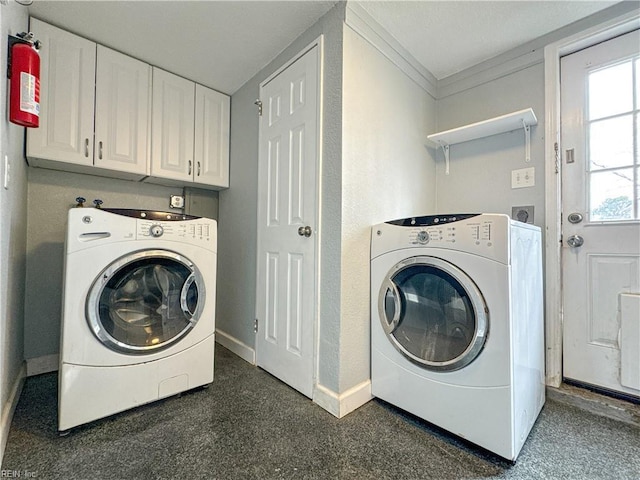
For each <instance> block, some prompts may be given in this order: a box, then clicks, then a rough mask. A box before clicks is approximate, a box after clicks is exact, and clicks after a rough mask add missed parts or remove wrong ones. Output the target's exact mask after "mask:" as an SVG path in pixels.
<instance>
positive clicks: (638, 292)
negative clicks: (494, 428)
mask: <svg viewBox="0 0 640 480" xmlns="http://www.w3.org/2000/svg"><path fill="white" fill-rule="evenodd" d="M639 50H640V33H639V32H638V31H635V32H631V33H629V34H626V35H623V36H621V37H618V38H615V39H613V40H610V41H607V42H604V43H600V44H598V45H596V46H593V47H590V48H588V49H585V50H582V51H580V52H577V53H574V54H572V55H569V56H567V57H564V58H563V59H562V61H561V111H562V145H563V149H564V158H563V165H562V215H563V217H562V238H563V248H562V277H563V280H562V291H563V312H564V315H563V375H564V377H565V378H569V379H573V380H576V381H579V382H582V383H586V384H591V385H595V386H597V387H601V388H603V389H606V390H612V391H616V392H621V393H623V394H628V395H632V396H640V204H639V203H640V160H639V155H640V153H639V150H640V147H639V145H640V126H639V125H640V119H639V115H640V113H639V112H640V110H639V106H640V52H639Z"/></svg>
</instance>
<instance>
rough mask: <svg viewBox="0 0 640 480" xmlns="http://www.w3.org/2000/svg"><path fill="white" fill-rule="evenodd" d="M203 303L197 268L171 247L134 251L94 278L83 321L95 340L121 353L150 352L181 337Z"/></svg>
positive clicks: (192, 322)
mask: <svg viewBox="0 0 640 480" xmlns="http://www.w3.org/2000/svg"><path fill="white" fill-rule="evenodd" d="M203 305H204V288H203V282H202V277H201V275H200V272H199V271H198V270H197V269H196V268H195V266H194V265H193V263H192V262H190V261H189V260H188V259H186V258H185V257H183V256H181V255H178V254H176V253H174V252H168V251H164V250H147V251H140V252H134V253H132V254H130V255H126V256H125V257H122V258H120V259H119V260H117V261H116V262H114V263H112V264H111V265H110V266H109V267H107V268H106V269H105V270H104V271H103V272H102V273H101V274H100V275H99V276H98V278H97V279H96V280H95V281H94V283H93V285H92V287H91V289H90V292H89V295H88V297H87V303H86V316H87V321H88V323H89V325H90V327H91V329H92V331H93V333H94V334H95V335H96V337H97V338H98V340H99V341H101V342H102V343H103V344H104V345H106V346H107V347H109V348H111V349H114V350H118V351H122V352H126V353H150V352H153V351H156V350H158V349H162V348H166V347H168V346H169V345H171V344H173V343H175V342H176V341H178V340H179V339H180V338H182V337H184V335H186V334H187V333H188V332H189V331H190V330H191V328H192V327H193V326H194V325H195V323H196V322H197V321H198V318H199V316H200V313H201V311H202V307H203Z"/></svg>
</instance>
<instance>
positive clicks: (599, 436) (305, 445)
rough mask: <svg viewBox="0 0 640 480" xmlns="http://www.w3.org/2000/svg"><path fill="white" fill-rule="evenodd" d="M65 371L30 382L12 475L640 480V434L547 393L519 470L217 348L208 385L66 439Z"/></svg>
mask: <svg viewBox="0 0 640 480" xmlns="http://www.w3.org/2000/svg"><path fill="white" fill-rule="evenodd" d="M56 404H57V377H56V374H45V375H40V376H37V377H30V378H28V379H27V382H26V384H25V388H24V390H23V393H22V396H21V398H20V401H19V404H18V406H17V409H16V412H15V416H14V419H13V423H12V426H11V430H10V432H9V439H8V444H7V448H6V451H5V457H4V461H3V464H2V471H1V473H2V475H1V476H2V477H6V476H7V475H13V476H14V477H15V476H16V474H18V475H20V478H27V477H29V476H31V477H35V478H37V479H40V480H43V479H76V478H77V479H87V480H88V479H127V480H132V479H134V480H135V479H178V478H179V479H200V478H202V479H221V480H225V479H289V478H291V479H357V480H364V479H443V480H444V479H489V478H505V479H580V480H583V479H616V480H617V479H640V429H639V428H638V427H635V426H631V425H628V424H625V423H620V422H617V421H615V420H610V419H607V418H604V417H599V416H595V415H593V414H590V413H587V412H585V411H583V410H580V409H578V408H576V407H573V406H569V405H565V404H563V403H559V402H556V401H553V400H547V403H546V404H545V406H544V408H543V410H542V413H541V415H540V417H539V419H538V421H537V422H536V424H535V425H534V428H533V430H532V432H531V435H530V436H529V439H528V440H527V442H526V443H525V446H524V448H523V450H522V452H521V454H520V457H519V458H518V461H517V462H516V464H515V465H512V464H510V463H509V462H506V461H504V460H502V459H500V458H498V457H496V456H494V455H492V454H490V453H488V452H486V451H484V450H481V449H479V448H477V447H474V446H472V445H469V444H467V443H465V442H463V441H462V440H460V439H458V438H456V437H454V436H452V435H450V434H448V433H447V432H444V431H442V430H440V429H438V428H436V427H434V426H433V425H430V424H428V423H427V422H424V421H422V420H420V419H418V418H416V417H413V416H411V415H408V414H406V413H404V412H402V411H400V410H398V409H396V408H394V407H393V406H391V405H389V404H386V403H384V402H381V401H378V400H373V401H371V402H369V403H367V404H366V405H364V406H362V407H361V408H359V409H358V410H356V411H355V412H353V413H351V414H349V415H347V416H346V417H344V418H342V419H340V420H338V419H337V418H335V417H333V416H332V415H330V414H329V413H327V412H325V411H324V410H322V409H321V408H320V407H318V406H317V405H315V404H313V403H312V402H311V401H310V400H309V399H307V398H305V397H303V396H302V395H300V394H299V393H297V392H296V391H294V390H292V389H291V388H289V387H288V386H286V385H284V384H283V383H281V382H280V381H278V380H277V379H275V378H273V377H272V376H270V375H269V374H267V373H266V372H264V371H262V370H260V369H258V368H256V367H253V366H251V365H249V364H248V363H246V362H245V361H243V360H241V359H240V358H238V357H236V356H235V355H234V354H232V353H230V352H229V351H228V350H225V349H224V348H222V347H220V346H219V345H218V346H217V353H216V378H215V380H214V383H213V384H212V385H211V386H210V387H209V388H208V389H200V390H194V391H191V392H188V393H185V394H183V395H181V396H176V397H172V398H168V399H165V400H161V401H159V402H156V403H153V404H150V405H146V406H142V407H138V408H135V409H133V410H129V411H127V412H124V413H121V414H117V415H114V416H111V417H109V418H106V419H102V420H99V421H96V422H92V423H91V424H88V425H86V426H82V427H78V428H76V429H74V430H72V432H71V433H70V434H69V435H68V436H66V437H59V436H58V434H57V430H56Z"/></svg>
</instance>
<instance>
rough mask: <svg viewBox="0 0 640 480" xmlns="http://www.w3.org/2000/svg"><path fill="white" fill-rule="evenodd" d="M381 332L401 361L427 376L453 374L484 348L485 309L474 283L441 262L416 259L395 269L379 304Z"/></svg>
mask: <svg viewBox="0 0 640 480" xmlns="http://www.w3.org/2000/svg"><path fill="white" fill-rule="evenodd" d="M378 310H379V315H380V321H381V323H382V327H383V329H384V331H385V333H386V334H387V336H388V338H389V340H390V341H391V343H392V344H393V345H394V347H396V349H397V350H398V351H399V352H400V353H402V354H403V355H404V356H405V357H407V358H408V359H409V360H411V361H412V362H414V363H417V364H419V365H421V366H423V367H425V368H427V369H430V370H445V371H451V370H457V369H460V368H463V367H465V366H466V365H468V364H469V363H471V362H472V361H473V360H474V359H475V358H476V357H477V356H478V354H479V353H480V351H481V350H482V347H483V346H484V342H485V339H486V337H487V333H488V327H489V324H488V309H487V306H486V303H485V301H484V298H483V297H482V294H481V293H480V290H479V289H478V287H477V286H476V285H475V283H474V282H473V281H472V280H471V279H470V278H469V277H468V276H467V275H466V274H465V273H464V272H463V271H462V270H460V269H459V268H458V267H456V266H455V265H453V264H451V263H449V262H446V261H444V260H441V259H438V258H433V257H427V256H420V257H412V258H409V259H406V260H404V261H402V262H400V263H398V264H396V265H395V266H394V267H393V268H392V269H391V270H390V272H389V273H388V275H387V277H386V278H385V279H384V281H383V284H382V287H381V289H380V295H379V298H378Z"/></svg>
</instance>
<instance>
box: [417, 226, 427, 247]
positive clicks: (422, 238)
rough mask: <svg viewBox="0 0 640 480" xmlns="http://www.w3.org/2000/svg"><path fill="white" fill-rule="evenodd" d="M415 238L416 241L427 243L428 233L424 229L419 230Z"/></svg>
mask: <svg viewBox="0 0 640 480" xmlns="http://www.w3.org/2000/svg"><path fill="white" fill-rule="evenodd" d="M416 240H417V241H418V243H421V244H423V245H426V244H427V243H429V233H427V231H426V230H421V231H419V232H418V235H417V237H416Z"/></svg>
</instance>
